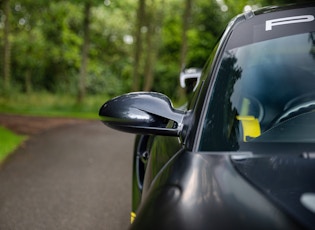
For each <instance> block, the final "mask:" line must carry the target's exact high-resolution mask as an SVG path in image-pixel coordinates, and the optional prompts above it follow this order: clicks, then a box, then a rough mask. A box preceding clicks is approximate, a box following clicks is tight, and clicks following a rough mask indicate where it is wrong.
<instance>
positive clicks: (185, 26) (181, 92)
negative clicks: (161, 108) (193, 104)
mask: <svg viewBox="0 0 315 230" xmlns="http://www.w3.org/2000/svg"><path fill="white" fill-rule="evenodd" d="M191 7H192V0H186V4H185V11H184V14H183V19H182V20H183V27H182V47H181V55H180V66H179V67H180V71H182V70H183V69H184V68H185V66H186V61H187V60H186V56H187V49H188V42H187V31H188V29H189V23H190V17H191ZM178 85H179V84H178ZM178 89H179V90H178V92H179V93H178V94H179V98H183V97H184V96H185V90H184V89H182V88H181V87H180V85H179V87H178Z"/></svg>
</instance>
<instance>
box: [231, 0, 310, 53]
mask: <svg viewBox="0 0 315 230" xmlns="http://www.w3.org/2000/svg"><path fill="white" fill-rule="evenodd" d="M314 12H315V2H314V3H306V4H294V5H292V4H291V5H285V6H269V7H264V8H261V9H258V10H253V11H247V12H245V13H243V14H240V15H238V16H236V17H235V18H234V19H232V20H231V22H230V24H229V25H228V28H227V31H226V32H228V33H232V35H231V36H228V37H229V38H228V40H229V42H228V44H227V46H226V49H227V50H229V49H233V48H236V47H240V46H244V45H247V44H251V43H255V42H260V41H264V40H268V39H273V38H278V37H282V36H289V35H294V34H299V33H306V32H310V31H314V27H315V19H314V17H315V13H314ZM301 25H303V26H301Z"/></svg>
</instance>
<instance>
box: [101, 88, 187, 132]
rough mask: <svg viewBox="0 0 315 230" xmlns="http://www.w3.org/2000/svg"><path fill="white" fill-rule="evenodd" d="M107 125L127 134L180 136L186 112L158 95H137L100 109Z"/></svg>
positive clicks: (114, 99)
mask: <svg viewBox="0 0 315 230" xmlns="http://www.w3.org/2000/svg"><path fill="white" fill-rule="evenodd" d="M99 116H100V117H101V118H102V121H103V123H104V124H105V125H107V126H109V127H111V128H114V129H117V130H120V131H124V132H130V133H136V134H154V135H165V136H179V135H180V132H181V129H182V126H183V125H182V122H183V118H184V112H183V111H180V110H176V109H174V108H173V106H172V104H171V101H170V99H169V98H168V97H167V96H165V95H163V94H161V93H155V92H135V93H128V94H124V95H122V96H119V97H116V98H113V99H111V100H109V101H107V102H106V103H105V104H104V105H103V106H102V107H101V108H100V110H99Z"/></svg>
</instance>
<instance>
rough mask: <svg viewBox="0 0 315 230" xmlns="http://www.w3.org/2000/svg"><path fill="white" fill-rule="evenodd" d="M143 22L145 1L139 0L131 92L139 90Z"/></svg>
mask: <svg viewBox="0 0 315 230" xmlns="http://www.w3.org/2000/svg"><path fill="white" fill-rule="evenodd" d="M144 21H145V0H139V5H138V10H137V22H136V31H135V40H136V43H135V47H134V68H133V84H132V91H138V90H139V89H140V59H141V53H142V36H141V28H142V26H143V22H144Z"/></svg>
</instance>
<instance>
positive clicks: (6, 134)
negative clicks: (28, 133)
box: [0, 126, 26, 163]
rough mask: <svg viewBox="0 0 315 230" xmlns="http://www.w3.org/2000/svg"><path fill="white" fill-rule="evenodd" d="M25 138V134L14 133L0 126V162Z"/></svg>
mask: <svg viewBox="0 0 315 230" xmlns="http://www.w3.org/2000/svg"><path fill="white" fill-rule="evenodd" d="M25 139H26V137H25V136H21V135H16V134H15V133H13V132H11V131H10V130H8V129H6V128H4V127H1V126H0V140H1V142H0V163H1V162H2V161H3V160H4V159H5V158H6V157H7V156H8V155H9V154H10V153H12V152H13V151H14V150H15V149H16V148H17V147H18V146H19V145H20V144H21V143H22V142H23V141H24V140H25Z"/></svg>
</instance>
